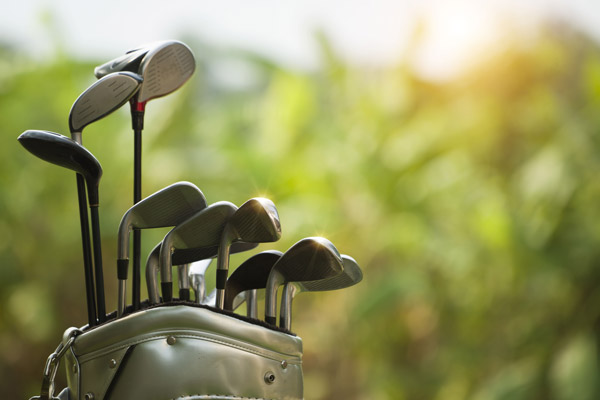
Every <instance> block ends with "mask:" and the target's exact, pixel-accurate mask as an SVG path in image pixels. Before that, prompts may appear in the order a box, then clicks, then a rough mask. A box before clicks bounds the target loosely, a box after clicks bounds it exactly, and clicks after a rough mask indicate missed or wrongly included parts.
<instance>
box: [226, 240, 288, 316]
mask: <svg viewBox="0 0 600 400" xmlns="http://www.w3.org/2000/svg"><path fill="white" fill-rule="evenodd" d="M282 255H283V253H282V252H280V251H277V250H267V251H263V252H260V253H258V254H255V255H254V256H252V257H250V258H248V259H247V260H246V261H244V262H243V263H242V264H240V266H239V267H237V268H236V270H235V271H233V273H232V274H231V276H230V277H229V279H227V283H226V284H225V300H224V303H223V309H224V310H229V311H233V302H234V299H235V298H236V296H237V295H238V294H239V293H243V292H246V293H248V292H253V291H254V290H256V289H264V288H265V287H266V285H267V279H268V278H269V274H270V273H271V269H272V268H273V265H275V263H276V262H277V261H278V260H279V259H280V258H281V256H282ZM245 297H246V301H247V304H246V315H247V316H248V317H252V318H256V317H257V312H256V311H257V310H256V292H254V294H252V295H251V297H254V299H249V298H248V295H246V296H245Z"/></svg>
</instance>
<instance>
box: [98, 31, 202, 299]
mask: <svg viewBox="0 0 600 400" xmlns="http://www.w3.org/2000/svg"><path fill="white" fill-rule="evenodd" d="M119 68H120V69H122V70H128V71H132V72H137V73H139V74H140V75H141V76H142V77H143V79H144V84H143V85H142V87H141V88H140V90H139V91H138V93H137V94H136V96H135V97H133V98H132V99H131V101H130V105H131V122H132V128H133V131H134V152H133V171H134V173H133V203H134V204H135V203H137V202H138V201H140V200H141V198H142V130H143V129H144V113H145V108H146V103H147V102H148V101H149V100H152V99H155V98H158V97H162V96H166V95H168V94H170V93H172V92H173V91H175V90H177V89H178V88H180V87H181V86H182V85H183V84H184V83H185V82H187V80H188V79H189V78H190V77H191V76H192V74H193V73H194V70H195V69H196V62H195V60H194V55H193V54H192V51H191V50H190V48H189V47H188V46H186V45H185V44H184V43H182V42H179V41H176V40H168V41H161V42H156V43H151V44H149V45H145V46H142V47H140V48H137V49H134V50H132V51H131V52H129V53H128V54H125V56H123V57H119V58H117V59H115V60H112V61H109V62H108V63H106V64H104V65H101V66H99V67H97V68H96V69H95V71H94V73H95V75H96V76H97V77H99V78H100V77H102V76H103V75H104V74H106V73H109V72H111V71H116V70H117V69H119ZM140 250H141V232H140V231H139V230H138V229H134V233H133V290H132V291H133V306H134V309H137V308H138V307H139V302H140V265H141V264H140Z"/></svg>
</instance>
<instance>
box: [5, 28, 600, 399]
mask: <svg viewBox="0 0 600 400" xmlns="http://www.w3.org/2000/svg"><path fill="white" fill-rule="evenodd" d="M319 40H320V44H321V50H322V51H321V54H322V64H321V68H319V69H318V70H317V71H312V72H306V71H296V70H291V69H288V68H284V67H282V66H279V65H276V64H275V63H273V62H271V61H270V60H267V59H264V58H261V57H259V56H257V55H255V54H246V53H243V52H225V51H218V50H216V49H214V48H211V47H209V46H206V45H203V44H202V43H197V42H196V41H194V40H193V39H192V40H184V41H186V42H187V43H188V44H190V45H191V47H192V48H193V49H194V51H195V53H196V55H197V60H198V67H199V68H198V71H197V73H196V75H195V77H194V78H193V79H192V80H191V81H190V83H188V84H187V85H186V86H185V87H184V88H183V89H182V90H180V91H179V92H177V93H176V94H174V95H172V96H169V97H168V98H164V99H160V100H155V101H152V102H151V103H149V104H148V107H147V119H146V129H145V133H144V145H143V146H144V161H143V162H144V172H143V174H144V195H149V194H151V193H153V192H154V191H156V190H158V189H160V188H162V187H164V186H166V185H168V184H170V183H173V182H174V181H178V180H188V181H191V182H194V183H195V184H196V185H198V186H199V187H200V188H201V189H202V190H203V192H204V193H205V195H206V197H207V199H208V200H209V202H215V201H218V200H229V201H232V202H234V203H236V204H241V203H242V202H243V201H245V200H246V199H248V198H250V197H253V196H256V195H263V196H266V197H269V198H271V199H272V200H273V201H274V202H275V204H276V205H277V206H278V209H279V213H280V216H281V219H282V224H283V237H282V240H281V241H280V242H278V243H275V244H272V245H261V246H260V247H259V248H258V249H257V250H256V251H260V250H264V249H268V248H275V249H279V250H286V249H287V248H288V247H289V246H290V245H291V244H293V243H294V242H296V241H297V240H299V239H300V238H302V237H305V236H312V235H322V236H326V237H328V238H329V239H331V240H332V241H333V242H334V243H335V244H336V245H337V247H338V248H339V249H340V251H341V252H342V253H347V254H350V255H352V256H353V257H355V258H356V259H357V260H358V262H359V264H361V266H362V267H363V269H364V275H365V278H364V281H363V282H362V283H361V284H360V285H358V286H356V287H354V288H350V289H346V290H344V291H338V292H332V293H318V294H310V295H309V294H305V295H302V296H299V297H298V298H297V299H296V300H295V304H294V317H295V318H294V325H293V327H294V329H295V331H296V332H297V333H298V334H299V335H300V336H301V337H302V338H303V340H304V347H305V357H304V373H305V393H306V398H307V399H311V400H313V399H394V400H402V399H406V400H420V399H436V400H463V399H473V400H521V399H523V400H525V399H528V400H531V399H556V400H571V399H572V400H588V399H590V400H591V399H597V398H600V388H599V386H598V385H599V384H598V382H599V379H598V377H599V375H598V372H599V371H598V366H597V348H596V333H595V324H596V321H597V320H598V316H599V314H600V290H599V289H600V288H599V286H600V265H599V263H598V261H597V260H599V259H600V251H599V250H598V246H597V243H599V242H600V223H599V221H600V207H597V204H598V202H599V200H600V181H599V180H598V179H596V177H597V176H598V174H599V172H600V134H599V127H600V113H599V112H598V109H599V106H600V50H599V48H598V46H597V45H596V44H595V43H593V42H592V41H590V40H588V39H587V38H585V37H584V36H582V35H580V34H577V33H575V32H572V31H571V30H569V29H567V28H565V27H561V26H551V27H548V28H546V29H545V30H543V32H542V33H541V34H540V35H539V36H538V38H537V39H536V40H534V41H531V42H520V41H518V40H515V41H512V42H510V43H507V44H506V46H505V47H504V50H503V51H498V52H496V54H495V55H494V56H493V57H490V58H489V59H487V61H485V62H482V63H480V64H478V65H477V66H475V67H474V68H472V69H470V70H469V71H466V72H465V73H464V74H463V75H462V76H460V77H457V78H456V79H453V80H451V81H448V82H444V83H432V82H427V81H423V80H422V79H420V78H419V76H418V75H417V74H416V73H415V72H414V71H413V69H411V68H410V60H409V59H405V60H403V61H401V62H399V63H398V65H397V66H395V67H393V68H392V67H390V68H379V69H376V68H367V67H362V66H357V65H350V64H348V63H347V62H344V61H343V60H342V59H340V58H339V57H338V56H337V55H336V52H335V50H334V49H332V48H331V47H330V46H329V44H328V42H327V41H326V40H325V39H324V38H323V37H320V39H319ZM101 61H103V60H98V63H99V62H101ZM94 65H96V63H82V62H78V61H75V60H74V59H72V58H71V57H69V56H68V55H67V54H64V53H63V52H60V51H58V52H57V54H56V56H55V58H54V59H51V60H44V61H43V62H41V61H39V60H38V61H34V60H31V59H29V58H27V57H25V56H23V55H22V54H20V53H19V52H18V51H15V50H10V49H8V48H5V49H3V50H0V130H1V131H2V134H1V135H0V165H1V168H0V177H1V179H2V187H1V192H0V210H2V212H1V214H0V237H1V238H2V240H1V241H0V263H1V265H2V268H0V288H1V290H0V349H1V354H2V361H1V363H0V394H1V397H2V398H28V397H29V396H31V395H34V394H36V393H37V390H38V389H39V384H40V377H41V371H42V368H43V366H44V363H45V359H46V357H47V356H48V354H50V352H51V351H53V350H54V348H55V346H56V345H57V343H58V341H59V339H60V338H61V335H62V332H63V330H64V329H66V328H67V327H69V326H80V325H84V324H85V321H86V317H85V314H84V313H85V304H84V298H85V297H84V292H83V290H84V285H83V273H82V269H81V266H80V263H81V254H80V244H79V222H78V216H77V211H76V198H75V196H76V194H75V184H74V181H75V178H74V176H73V173H71V172H69V171H66V170H62V169H60V168H58V167H55V166H51V165H48V164H45V163H44V162H42V161H40V160H37V159H35V158H34V157H32V156H31V155H30V154H28V153H27V152H26V151H24V150H23V149H21V148H20V146H19V145H18V144H17V141H16V138H17V136H18V135H19V134H20V133H21V132H23V131H24V130H26V129H45V130H51V131H56V132H59V133H63V134H66V135H68V132H67V128H68V125H67V116H68V111H69V108H70V105H71V104H72V102H73V101H74V100H75V98H76V97H77V96H78V95H79V94H80V93H81V91H83V90H84V89H85V88H86V87H87V86H88V85H90V84H91V83H93V82H94V78H93V75H92V70H93V66H94ZM223 71H225V72H226V73H224V72H223ZM83 137H84V143H85V145H86V147H88V148H89V149H90V150H91V151H92V152H93V153H94V154H95V155H96V157H97V158H98V159H99V160H100V162H101V163H102V165H103V168H104V177H103V181H102V183H101V187H100V195H101V218H102V227H101V230H102V232H103V252H104V260H105V261H104V264H105V279H106V288H107V301H108V304H107V305H108V309H109V310H114V309H115V306H116V268H114V265H113V264H114V259H115V243H116V230H117V225H118V222H119V220H120V217H121V215H122V213H123V212H124V211H125V210H126V209H127V208H128V207H129V205H130V202H131V199H132V192H131V180H130V179H131V178H130V177H131V162H132V160H131V157H132V140H133V139H132V134H131V131H130V129H129V116H128V112H127V110H126V109H123V110H120V111H119V112H117V113H116V115H112V116H110V117H108V118H105V119H103V120H101V121H98V122H96V123H94V124H93V125H91V126H89V127H88V128H86V130H85V131H84V134H83ZM164 233H165V231H162V230H157V231H156V232H150V231H149V232H147V233H146V232H145V233H144V244H143V246H144V248H143V254H147V252H148V251H149V250H150V249H151V248H152V247H153V245H154V243H156V242H157V241H158V240H160V239H161V237H162V235H164ZM246 257H248V254H245V255H236V256H235V257H234V258H233V261H232V266H235V265H236V264H237V263H239V262H241V260H243V259H244V258H246Z"/></svg>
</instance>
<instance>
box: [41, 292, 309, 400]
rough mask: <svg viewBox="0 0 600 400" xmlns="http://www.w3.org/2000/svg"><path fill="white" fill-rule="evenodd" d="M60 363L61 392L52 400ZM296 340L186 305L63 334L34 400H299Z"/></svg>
mask: <svg viewBox="0 0 600 400" xmlns="http://www.w3.org/2000/svg"><path fill="white" fill-rule="evenodd" d="M61 358H62V359H64V363H65V365H66V372H67V383H68V387H67V388H65V389H64V390H63V391H61V393H60V394H59V395H58V397H54V377H55V375H56V371H57V369H58V366H59V363H60V361H61ZM302 398H303V378H302V340H301V339H300V338H299V337H297V336H294V335H292V334H289V333H286V332H284V331H282V330H278V329H277V328H269V327H268V326H267V325H266V324H264V323H262V322H261V321H258V320H251V319H247V318H245V317H240V316H237V315H234V314H232V313H226V312H219V311H218V310H215V309H212V308H207V307H204V306H193V305H190V304H189V303H187V304H185V305H184V304H181V303H179V304H178V303H175V304H174V305H168V306H167V305H162V306H158V307H154V308H148V309H145V310H143V311H140V312H136V313H133V314H129V315H126V316H125V317H123V318H120V319H115V320H112V321H110V322H107V323H105V324H103V325H100V326H97V327H94V328H93V329H89V330H86V331H81V330H79V329H76V328H69V329H67V331H66V332H65V334H64V336H63V341H62V343H61V344H60V345H59V347H58V348H57V351H56V352H55V353H53V354H52V355H51V356H50V358H49V359H48V362H47V364H46V368H45V371H44V382H43V384H42V392H41V395H40V396H36V397H33V398H32V400H33V399H61V400H84V399H85V400H92V399H93V400H102V399H111V400H120V399H127V400H132V399H144V400H153V399H156V400H169V399H179V400H194V399H197V400H200V399H203V400H204V399H223V400H225V399H227V400H238V399H239V400H242V399H302Z"/></svg>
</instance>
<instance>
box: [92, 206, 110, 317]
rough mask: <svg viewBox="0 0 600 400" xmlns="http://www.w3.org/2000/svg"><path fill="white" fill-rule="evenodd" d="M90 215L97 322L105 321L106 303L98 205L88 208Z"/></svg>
mask: <svg viewBox="0 0 600 400" xmlns="http://www.w3.org/2000/svg"><path fill="white" fill-rule="evenodd" d="M90 213H91V215H92V245H93V246H94V271H95V274H96V276H95V278H96V303H97V306H98V320H99V321H100V322H101V323H102V322H104V321H106V303H105V301H104V271H103V267H102V243H101V238H102V236H100V217H99V215H98V205H97V204H96V205H91V206H90Z"/></svg>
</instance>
